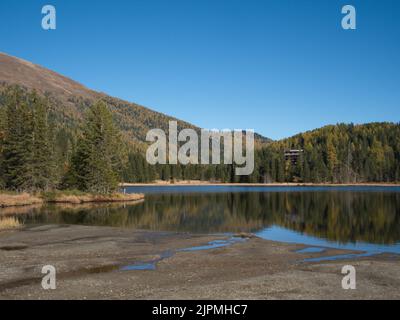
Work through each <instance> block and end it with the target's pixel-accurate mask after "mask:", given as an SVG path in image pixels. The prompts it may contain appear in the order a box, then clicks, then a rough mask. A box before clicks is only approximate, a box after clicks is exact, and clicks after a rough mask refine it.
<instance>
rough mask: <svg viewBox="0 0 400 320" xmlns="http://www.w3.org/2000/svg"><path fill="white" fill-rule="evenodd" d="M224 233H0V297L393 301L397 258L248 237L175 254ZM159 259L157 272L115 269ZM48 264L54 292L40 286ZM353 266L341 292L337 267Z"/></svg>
mask: <svg viewBox="0 0 400 320" xmlns="http://www.w3.org/2000/svg"><path fill="white" fill-rule="evenodd" d="M224 238H225V237H224V236H209V235H192V234H178V233H162V232H150V231H140V230H128V229H118V228H111V227H85V226H66V225H51V226H41V227H32V228H25V229H23V230H16V231H9V232H1V233H0V299H385V298H386V299H400V290H399V288H400V264H399V262H400V259H399V256H393V255H380V256H375V257H372V258H364V259H359V260H345V261H334V262H326V261H325V262H323V263H305V262H303V261H302V260H303V259H304V258H308V257H316V256H321V255H322V256H324V255H332V254H338V253H341V252H343V251H339V250H329V251H326V252H324V253H314V254H300V253H296V252H295V250H297V249H300V248H302V246H301V245H288V244H282V243H276V242H270V241H265V240H262V239H259V238H251V239H248V240H247V241H245V242H239V243H235V244H233V245H231V246H229V247H224V248H217V249H212V250H204V251H192V252H182V251H178V250H179V249H182V248H188V247H193V246H199V245H205V244H207V243H208V242H209V241H211V240H215V239H220V240H222V239H224ZM166 252H169V253H170V257H168V258H165V259H163V260H161V261H159V262H158V263H157V264H156V270H144V271H143V270H142V271H140V270H132V271H121V270H120V268H121V267H124V266H128V265H132V264H136V263H142V262H149V261H152V260H157V259H158V258H160V255H161V254H165V253H166ZM48 264H51V265H54V266H55V267H56V269H57V289H56V290H50V291H45V290H43V289H42V288H41V277H42V274H41V268H42V267H43V266H44V265H48ZM345 264H346V265H347V264H351V265H353V266H355V267H356V270H357V289H356V290H343V289H342V287H341V281H342V278H343V275H342V274H341V269H342V267H343V266H344V265H345Z"/></svg>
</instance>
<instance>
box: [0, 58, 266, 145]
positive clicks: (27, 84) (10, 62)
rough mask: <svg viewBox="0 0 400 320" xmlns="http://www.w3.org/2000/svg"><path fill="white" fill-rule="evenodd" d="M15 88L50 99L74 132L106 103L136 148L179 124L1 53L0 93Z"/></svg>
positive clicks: (58, 117)
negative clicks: (155, 132)
mask: <svg viewBox="0 0 400 320" xmlns="http://www.w3.org/2000/svg"><path fill="white" fill-rule="evenodd" d="M14 84H17V85H19V86H21V87H23V88H25V89H27V90H28V91H31V90H36V91H37V92H39V93H40V94H41V95H44V96H47V97H48V99H49V100H50V102H51V113H52V116H53V117H54V118H55V119H56V121H57V123H59V124H60V125H62V126H67V127H72V128H74V127H76V126H77V123H80V122H81V121H82V119H83V115H84V112H85V110H86V109H87V108H88V106H90V105H91V104H93V103H94V102H95V101H97V100H99V99H102V100H104V101H106V102H107V104H108V106H109V108H110V109H111V111H112V112H113V117H114V119H115V121H116V123H117V125H118V126H119V128H120V129H121V130H122V131H123V134H124V135H125V137H126V139H127V140H128V141H129V142H131V143H133V144H135V145H141V144H142V143H143V142H144V141H145V137H146V134H147V132H148V130H150V129H153V128H161V129H163V130H165V131H166V132H167V130H168V121H170V120H177V119H175V118H173V117H170V116H167V115H164V114H162V113H159V112H156V111H153V110H151V109H148V108H146V107H143V106H141V105H138V104H135V103H131V102H127V101H124V100H121V99H118V98H115V97H111V96H108V95H106V94H104V93H100V92H96V91H93V90H90V89H88V88H86V87H85V86H83V85H81V84H80V83H78V82H75V81H73V80H71V79H68V78H66V77H64V76H62V75H60V74H58V73H56V72H53V71H51V70H48V69H46V68H43V67H41V66H39V65H36V64H33V63H31V62H28V61H25V60H22V59H19V58H16V57H12V56H9V55H7V54H4V53H0V93H1V92H2V91H3V90H4V89H5V88H6V87H7V86H9V85H14ZM0 104H1V101H0ZM177 121H178V126H179V127H180V128H193V129H196V130H199V128H198V127H196V126H195V125H193V124H190V123H187V122H185V121H181V120H177ZM256 141H257V142H258V144H265V143H268V142H269V141H270V140H269V139H267V138H264V137H262V136H260V135H257V134H256Z"/></svg>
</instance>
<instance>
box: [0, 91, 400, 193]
mask: <svg viewBox="0 0 400 320" xmlns="http://www.w3.org/2000/svg"><path fill="white" fill-rule="evenodd" d="M118 120H119V119H118V118H116V117H115V116H114V114H113V112H112V110H111V108H109V106H108V104H107V101H106V100H99V101H98V102H94V103H93V104H91V105H89V106H86V108H85V115H84V119H83V121H82V123H79V124H74V125H71V124H70V123H63V122H60V121H59V119H58V118H57V115H55V114H54V112H52V110H51V104H50V103H49V99H47V98H46V96H43V95H40V94H38V93H37V92H35V91H27V90H24V89H22V88H20V87H18V86H12V87H9V88H7V90H5V91H3V92H2V93H1V95H0V189H4V190H13V191H29V192H36V191H48V190H55V189H60V190H64V189H77V190H81V191H87V192H93V193H110V192H114V191H116V190H117V189H118V187H119V183H121V182H128V183H146V182H153V181H155V180H165V181H171V182H175V181H178V180H204V181H210V182H230V183H273V182H280V183H283V182H298V183H308V182H310V183H364V182H398V181H400V124H398V123H396V124H395V123H370V124H363V125H355V124H337V125H330V126H326V127H323V128H320V129H316V130H313V131H309V132H305V133H301V134H298V135H296V136H293V137H291V138H288V139H283V140H280V141H272V142H269V143H268V144H266V145H260V146H259V147H258V148H256V151H255V170H254V173H253V174H252V175H250V176H236V175H235V167H234V165H155V166H153V165H149V164H148V163H147V162H146V159H145V157H144V154H145V153H144V151H143V150H142V149H141V148H139V147H137V146H135V144H133V143H132V141H129V138H127V137H126V135H124V134H123V132H122V131H121V130H120V129H119V127H118V125H117V124H118ZM290 149H299V150H302V152H301V154H300V155H299V157H298V159H297V161H296V162H295V163H293V161H290V160H288V159H286V158H285V151H287V150H290Z"/></svg>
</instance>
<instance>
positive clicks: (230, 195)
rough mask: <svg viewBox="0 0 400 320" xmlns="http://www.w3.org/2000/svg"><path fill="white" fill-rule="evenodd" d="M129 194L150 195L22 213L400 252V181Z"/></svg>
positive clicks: (28, 220)
mask: <svg viewBox="0 0 400 320" xmlns="http://www.w3.org/2000/svg"><path fill="white" fill-rule="evenodd" d="M127 192H130V193H134V192H141V193H145V194H146V199H145V201H144V202H142V203H140V204H125V205H124V204H112V205H95V206H94V205H80V206H62V207H60V206H46V207H43V208H40V209H37V208H31V209H28V208H25V209H24V210H26V212H25V213H23V212H22V213H21V212H19V213H18V215H16V216H17V217H18V219H20V220H21V221H22V222H24V223H25V224H28V225H30V224H50V223H51V224H52V223H60V224H80V225H98V226H117V227H126V228H139V229H149V230H158V231H177V232H191V233H212V234H213V233H232V234H234V233H237V232H252V233H255V234H256V235H258V236H259V237H262V238H264V239H268V240H275V241H282V242H289V243H301V244H305V245H308V246H312V247H313V248H314V249H312V248H311V249H309V252H313V251H314V252H318V251H321V249H318V248H321V247H323V248H342V249H349V250H360V251H364V252H365V254H376V253H382V252H388V253H397V254H400V187H236V186H164V187H151V186H146V187H130V188H127ZM7 210H10V209H7ZM19 210H21V209H19ZM7 214H12V212H7ZM306 252H307V251H306Z"/></svg>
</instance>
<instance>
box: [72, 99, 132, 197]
mask: <svg viewBox="0 0 400 320" xmlns="http://www.w3.org/2000/svg"><path fill="white" fill-rule="evenodd" d="M122 146H123V145H122V141H121V135H120V133H119V131H118V130H117V129H116V127H115V126H114V123H113V119H112V114H111V112H110V111H109V110H108V109H107V106H106V105H105V103H104V102H97V103H96V104H94V105H93V106H91V107H90V109H89V110H88V112H87V115H86V121H85V124H84V127H83V129H82V135H81V136H80V137H79V139H78V144H77V150H76V152H75V154H74V155H73V158H72V168H71V170H72V172H70V173H69V174H70V175H71V176H72V177H71V176H70V178H69V181H70V184H72V185H75V186H76V187H77V188H78V189H80V190H83V191H89V192H94V193H103V194H105V193H111V192H113V191H115V190H116V189H117V188H118V183H119V182H120V177H121V171H122V168H123V166H124V162H125V156H124V153H125V152H124V150H123V148H122Z"/></svg>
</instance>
